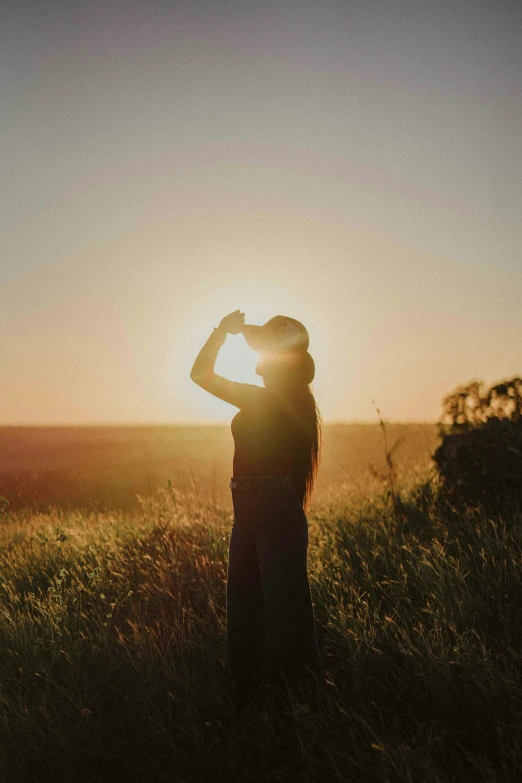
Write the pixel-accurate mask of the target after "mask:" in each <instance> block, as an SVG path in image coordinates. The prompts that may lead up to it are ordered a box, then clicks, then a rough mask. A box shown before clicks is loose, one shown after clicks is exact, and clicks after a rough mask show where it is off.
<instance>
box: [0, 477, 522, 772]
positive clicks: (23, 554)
mask: <svg viewBox="0 0 522 783" xmlns="http://www.w3.org/2000/svg"><path fill="white" fill-rule="evenodd" d="M399 500H400V502H399V503H397V504H396V506H395V508H393V506H392V504H391V499H390V495H389V488H388V485H387V483H386V481H384V480H381V479H379V478H378V477H375V476H374V478H366V479H365V480H362V479H361V480H360V481H358V482H357V486H355V484H354V483H352V482H348V483H346V484H345V485H344V486H336V487H334V488H333V489H332V490H331V491H330V492H329V493H327V492H325V493H323V495H322V498H321V499H320V500H317V501H316V502H315V503H314V505H313V508H312V509H311V512H310V514H309V519H310V554H309V567H310V578H311V587H312V593H313V600H314V605H315V611H316V619H317V626H318V636H319V642H320V647H321V652H322V657H323V663H324V666H325V670H326V675H327V677H326V679H327V682H326V684H325V685H324V687H323V688H321V689H319V691H318V693H317V694H316V696H315V698H314V700H313V701H312V702H311V703H310V704H309V703H307V702H306V700H304V699H303V698H299V697H298V696H295V697H294V698H293V699H292V700H289V701H288V703H287V705H286V709H284V710H281V709H280V708H278V709H277V710H276V709H275V708H274V706H273V704H272V703H271V702H268V703H267V706H266V709H265V711H264V712H261V713H260V712H257V711H255V710H247V711H246V712H244V713H241V714H238V713H237V711H236V710H235V709H234V707H233V705H232V703H231V700H230V685H229V681H228V674H227V668H226V654H225V636H224V630H225V628H224V623H225V576H226V562H227V543H228V534H229V530H230V526H231V515H230V510H229V509H228V508H224V507H222V506H219V505H216V504H215V503H212V502H211V501H210V500H209V499H208V496H203V495H202V494H201V493H200V494H199V495H198V494H194V493H183V492H181V491H179V490H176V489H172V490H171V491H165V490H160V491H159V492H157V493H156V494H154V495H150V496H148V497H146V498H144V499H143V500H142V501H141V503H140V504H139V505H138V506H137V508H134V509H132V510H128V511H121V510H120V511H117V510H114V511H104V512H103V511H96V510H91V511H88V510H78V509H77V510H48V511H46V512H45V513H38V512H35V511H32V510H31V509H21V510H18V511H9V510H5V511H4V513H3V515H2V518H1V522H0V538H1V542H0V560H1V563H0V572H1V580H0V676H1V682H2V686H1V695H0V723H1V732H0V737H1V739H0V779H1V780H2V781H6V783H11V781H45V780H54V781H83V780H85V781H86V780H98V781H104V780H111V781H113V780H114V781H120V780H121V781H127V780H129V781H134V780H139V781H180V782H182V781H187V782H188V781H191V782H192V781H236V780H240V781H243V780H244V781H248V780H254V781H282V780H288V781H294V780H296V781H321V782H323V781H343V783H344V782H345V781H362V782H363V783H364V782H365V781H372V783H373V782H375V783H377V781H379V783H382V781H394V783H395V782H397V783H403V781H411V782H412V783H417V781H423V782H424V781H426V782H427V783H428V782H433V783H435V781H440V782H442V781H488V782H490V783H493V781H495V782H498V783H505V782H507V781H518V780H520V779H521V776H522V747H521V742H522V740H521V732H520V726H521V722H522V699H521V696H522V691H521V686H522V681H521V675H522V616H521V613H520V606H521V604H522V580H521V577H522V557H521V554H522V552H521V544H522V517H521V514H520V511H517V510H516V509H511V510H510V511H509V512H506V513H505V515H504V516H503V517H497V518H488V517H487V515H486V514H485V513H484V512H483V511H481V510H480V509H471V508H468V509H466V510H464V511H461V512H457V511H456V510H452V509H450V508H448V507H447V506H446V505H445V504H444V498H443V497H441V495H440V490H439V487H438V485H437V482H436V480H435V479H434V478H433V477H430V476H429V475H428V474H427V472H426V471H420V470H415V469H412V470H410V471H409V472H407V473H406V474H405V475H403V477H402V479H401V480H400V489H399Z"/></svg>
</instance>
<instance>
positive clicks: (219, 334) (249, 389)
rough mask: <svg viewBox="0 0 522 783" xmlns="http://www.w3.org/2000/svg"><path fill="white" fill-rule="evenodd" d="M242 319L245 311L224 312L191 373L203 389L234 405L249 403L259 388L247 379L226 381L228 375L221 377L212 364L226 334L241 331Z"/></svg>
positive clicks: (195, 381)
mask: <svg viewBox="0 0 522 783" xmlns="http://www.w3.org/2000/svg"><path fill="white" fill-rule="evenodd" d="M244 323H245V316H244V313H242V312H240V311H239V310H235V311H234V312H233V313H229V314H228V315H226V316H225V317H224V318H223V319H222V320H221V322H220V324H219V326H218V327H217V328H216V329H214V331H213V332H212V334H211V335H210V337H209V338H208V340H207V341H206V343H205V345H204V346H203V348H202V349H201V351H200V352H199V353H198V355H197V357H196V361H195V362H194V365H193V367H192V370H191V373H190V377H191V378H192V380H193V381H194V383H197V385H198V386H201V388H202V389H205V391H208V392H210V394H213V395H214V396H215V397H219V398H220V399H221V400H225V402H229V403H230V404H231V405H235V406H236V407H237V408H243V407H244V406H245V405H248V403H249V402H250V401H251V400H252V398H253V396H254V395H255V394H257V393H258V392H259V391H260V389H259V386H254V385H253V384H250V383H236V382H235V381H229V380H228V378H222V377H221V376H220V375H216V373H215V372H214V365H215V363H216V359H217V355H218V353H219V349H220V348H221V346H222V345H223V343H224V342H225V340H226V337H227V334H238V333H239V332H241V331H242V329H243V325H244Z"/></svg>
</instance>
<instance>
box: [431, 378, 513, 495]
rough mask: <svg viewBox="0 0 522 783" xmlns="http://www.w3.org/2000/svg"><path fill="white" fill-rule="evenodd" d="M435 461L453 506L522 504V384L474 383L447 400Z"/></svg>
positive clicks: (444, 404) (510, 382)
mask: <svg viewBox="0 0 522 783" xmlns="http://www.w3.org/2000/svg"><path fill="white" fill-rule="evenodd" d="M442 406H443V415H442V419H441V422H440V423H439V434H440V436H441V438H442V442H441V445H440V446H439V448H438V449H437V450H436V451H435V454H434V455H433V459H434V461H435V463H436V465H437V468H438V470H439V473H440V476H441V479H442V481H443V485H444V488H445V490H446V492H448V494H449V496H450V498H451V500H452V501H458V500H462V501H464V502H470V501H471V502H475V503H476V502H483V503H486V504H487V505H490V506H497V507H498V506H499V505H503V504H505V502H506V501H513V500H515V501H518V502H521V501H522V379H521V378H513V379H512V380H510V381H503V382H502V383H498V384H495V385H494V386H491V387H490V388H489V389H488V388H486V387H485V386H484V384H482V383H479V382H477V381H474V382H472V383H470V384H468V385H467V386H461V387H459V388H457V389H456V390H455V391H454V392H452V393H451V394H449V395H448V396H447V397H445V398H444V400H443V401H442Z"/></svg>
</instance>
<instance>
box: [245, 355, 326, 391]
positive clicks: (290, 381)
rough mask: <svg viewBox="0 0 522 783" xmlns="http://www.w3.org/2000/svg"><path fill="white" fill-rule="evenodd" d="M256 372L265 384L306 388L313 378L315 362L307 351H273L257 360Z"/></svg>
mask: <svg viewBox="0 0 522 783" xmlns="http://www.w3.org/2000/svg"><path fill="white" fill-rule="evenodd" d="M256 372H257V374H258V375H260V376H261V377H262V378H263V381H264V382H265V386H266V385H271V386H278V387H282V388H288V389H290V388H296V389H298V388H306V387H308V386H309V384H311V383H312V381H313V379H314V376H315V364H314V360H313V359H312V357H311V356H310V354H309V353H308V351H299V350H293V351H273V352H272V353H267V354H265V355H264V356H263V357H262V358H261V359H260V360H259V361H258V363H257V364H256Z"/></svg>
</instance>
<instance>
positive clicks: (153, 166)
mask: <svg viewBox="0 0 522 783" xmlns="http://www.w3.org/2000/svg"><path fill="white" fill-rule="evenodd" d="M2 9H3V10H2V12H1V16H2V24H1V30H2V32H1V40H0V90H1V93H0V95H1V97H0V121H1V131H0V133H1V151H2V188H1V191H0V199H1V208H0V254H1V256H0V257H1V262H0V350H1V351H2V362H1V365H2V372H1V377H0V422H1V423H4V424H11V423H60V422H81V423H83V422H85V423H87V422H171V421H173V422H182V421H192V422H196V421H209V420H225V419H228V418H230V416H231V414H233V412H234V409H233V408H231V407H230V406H228V405H227V404H226V403H222V402H220V401H213V400H212V399H211V398H210V397H209V396H208V395H206V394H205V392H203V391H202V390H200V389H199V388H197V387H196V386H194V384H192V383H191V381H190V380H189V378H188V373H189V371H190V367H191V364H192V362H193V360H194V357H195V355H196V353H197V351H198V349H199V347H200V345H201V344H202V343H203V341H204V340H205V339H206V337H207V334H208V333H209V331H210V330H211V328H212V327H213V326H216V325H217V323H218V322H219V319H220V317H221V316H222V315H224V314H226V313H227V312H229V311H230V310H234V309H236V308H237V307H239V308H241V309H243V310H244V311H245V312H246V316H247V320H250V321H252V322H254V323H256V322H257V323H262V322H263V321H264V320H267V319H268V318H270V317H271V316H273V315H275V314H277V313H282V314H286V315H290V316H293V317H296V318H299V319H300V320H302V321H303V322H304V323H305V324H306V325H307V326H308V328H309V332H310V336H311V345H310V351H311V352H312V354H313V355H314V358H315V360H316V365H317V375H316V382H315V384H314V389H315V392H316V396H317V399H318V402H319V405H320V407H321V409H322V411H323V415H324V417H325V418H326V419H330V420H331V419H336V420H339V419H364V420H372V418H374V409H373V406H372V403H371V401H372V400H375V401H376V402H377V404H378V405H379V407H380V408H381V410H382V412H383V414H384V415H385V416H386V417H388V418H390V419H396V420H414V419H417V420H418V419H424V420H434V419H436V418H437V416H438V414H439V410H440V400H441V397H442V396H443V395H444V394H445V393H447V392H449V391H451V390H452V389H453V388H454V386H455V385H456V384H457V383H461V382H462V383H463V382H467V381H469V380H471V379H474V378H479V379H484V380H485V381H494V380H499V379H500V378H502V377H506V376H513V375H515V374H521V373H522V358H521V346H522V322H521V304H522V253H521V250H522V221H521V215H522V154H521V153H522V143H521V142H522V40H521V35H520V31H521V30H522V5H521V4H520V3H519V2H513V3H507V2H504V1H503V0H496V2H491V0H488V2H480V1H477V2H467V3H463V2H459V1H458V0H448V1H447V2H446V1H445V0H437V1H436V2H434V1H433V0H429V2H415V1H414V0H411V1H410V2H406V1H405V0H397V1H396V2H394V1H393V0H387V1H386V2H385V1H384V0H383V1H382V2H374V1H373V0H361V2H349V0H347V1H346V2H328V0H321V1H320V2H299V0H292V1H291V2H286V1H285V0H277V2H263V0H258V1H257V2H254V0H244V2H239V1H236V2H219V0H215V1H214V2H199V3H198V2H194V1H193V0H191V1H190V2H171V3H168V2H154V0H149V1H148V2H143V1H142V2H111V0H102V1H101V2H85V3H79V2H78V3H76V2H71V1H70V0H69V1H68V2H45V0H43V2H33V3H25V2H24V1H23V0H17V2H16V3H12V5H11V9H10V10H9V9H8V7H7V6H6V4H3V5H2ZM241 340H242V338H241V337H239V338H232V339H231V338H229V340H228V342H227V345H226V347H225V349H224V355H223V359H222V361H221V363H220V365H219V367H218V369H220V370H221V371H222V372H224V373H225V372H228V373H229V374H230V375H231V376H232V375H235V377H236V379H243V380H250V379H255V378H256V376H255V375H254V374H253V369H252V367H253V360H254V357H253V356H251V355H250V354H249V352H248V351H247V350H246V349H245V348H244V346H243V344H242V342H241ZM243 360H244V361H245V362H246V363H247V372H242V371H240V369H239V368H240V366H241V362H242V361H243ZM257 380H258V381H259V379H257Z"/></svg>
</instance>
